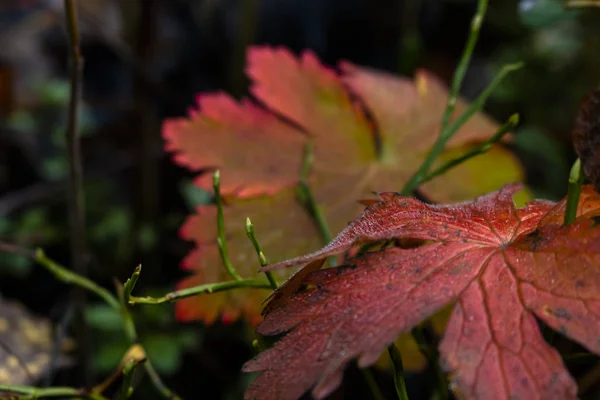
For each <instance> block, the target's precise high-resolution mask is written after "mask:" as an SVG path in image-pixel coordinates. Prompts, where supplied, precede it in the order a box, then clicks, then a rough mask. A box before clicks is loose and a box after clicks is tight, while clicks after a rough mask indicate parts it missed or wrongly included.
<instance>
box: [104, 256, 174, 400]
mask: <svg viewBox="0 0 600 400" xmlns="http://www.w3.org/2000/svg"><path fill="white" fill-rule="evenodd" d="M141 272H142V266H141V265H138V266H137V267H136V269H135V271H134V272H133V274H132V275H131V278H129V279H128V280H127V282H125V284H124V285H117V286H116V287H117V293H118V295H119V300H120V303H119V307H120V310H121V317H122V318H123V327H124V330H125V334H126V335H127V339H129V343H131V344H138V345H139V346H141V349H142V351H143V352H144V354H146V355H147V353H146V350H145V349H144V348H143V346H142V345H141V344H139V339H138V334H137V329H136V327H135V321H134V320H133V316H132V315H131V312H130V311H129V307H128V304H133V303H132V300H133V299H134V298H135V297H133V296H131V291H132V290H133V289H134V288H135V284H136V283H137V281H138V278H139V275H140V274H141ZM137 361H140V359H138V360H137ZM144 370H145V371H146V373H147V374H148V376H149V377H150V380H151V381H152V384H153V385H154V388H155V389H156V390H157V391H158V392H159V393H160V394H161V395H162V396H163V397H164V398H165V399H170V400H181V398H180V397H179V396H178V395H177V394H176V393H175V392H173V391H172V390H171V389H169V388H168V387H167V386H166V385H165V384H164V383H163V381H162V379H161V378H160V375H158V373H157V372H156V370H155V369H154V367H153V365H152V362H151V360H150V359H149V358H148V357H147V356H146V359H145V361H144Z"/></svg>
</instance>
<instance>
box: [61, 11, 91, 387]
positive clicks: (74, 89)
mask: <svg viewBox="0 0 600 400" xmlns="http://www.w3.org/2000/svg"><path fill="white" fill-rule="evenodd" d="M64 5H65V16H66V26H67V36H68V38H69V47H70V53H69V58H70V81H71V93H70V100H69V109H68V117H67V121H68V123H67V148H68V160H69V192H68V199H67V205H68V213H69V242H70V247H71V268H72V269H73V271H74V272H75V273H77V274H78V275H80V276H82V277H85V276H87V266H86V263H85V261H84V246H85V242H84V236H85V219H84V203H83V187H82V181H83V179H82V176H83V172H82V163H81V144H80V142H79V103H80V101H81V84H82V82H81V81H82V75H83V57H82V55H81V46H80V40H79V26H78V20H77V8H76V0H65V3H64ZM86 297H87V296H86V292H85V291H84V290H83V289H81V288H75V289H74V291H73V300H74V302H75V325H76V337H77V341H78V343H79V349H80V350H79V361H80V364H81V368H82V371H83V376H84V383H85V384H86V385H88V384H90V383H91V374H90V372H91V371H90V369H89V346H88V345H87V343H88V340H87V337H88V335H87V328H86V325H85V320H84V318H83V310H84V308H85V303H86Z"/></svg>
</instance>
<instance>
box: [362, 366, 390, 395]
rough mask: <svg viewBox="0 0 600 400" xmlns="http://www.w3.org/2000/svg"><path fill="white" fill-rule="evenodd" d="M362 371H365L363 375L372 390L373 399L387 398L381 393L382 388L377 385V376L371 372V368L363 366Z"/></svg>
mask: <svg viewBox="0 0 600 400" xmlns="http://www.w3.org/2000/svg"><path fill="white" fill-rule="evenodd" d="M361 371H362V373H363V376H364V377H365V381H366V382H367V386H369V390H370V391H371V394H372V395H373V399H374V400H385V397H383V394H382V393H381V389H379V385H377V382H376V381H375V377H374V376H373V373H372V372H371V370H370V369H369V368H362V369H361Z"/></svg>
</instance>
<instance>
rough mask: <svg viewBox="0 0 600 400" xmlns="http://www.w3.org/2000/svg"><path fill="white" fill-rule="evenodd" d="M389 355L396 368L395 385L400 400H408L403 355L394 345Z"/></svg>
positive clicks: (390, 348) (390, 346) (389, 347)
mask: <svg viewBox="0 0 600 400" xmlns="http://www.w3.org/2000/svg"><path fill="white" fill-rule="evenodd" d="M388 353H389V354H390V358H391V359H392V364H393V366H394V385H395V386H396V394H397V395H398V399H400V400H408V392H407V391H406V381H405V380H404V365H403V364H402V355H401V354H400V351H399V350H398V348H397V347H396V345H395V344H394V343H392V344H391V345H389V346H388Z"/></svg>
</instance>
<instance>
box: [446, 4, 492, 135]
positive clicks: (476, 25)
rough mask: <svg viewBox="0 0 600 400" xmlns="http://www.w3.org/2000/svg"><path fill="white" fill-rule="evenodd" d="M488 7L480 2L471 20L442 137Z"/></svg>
mask: <svg viewBox="0 0 600 400" xmlns="http://www.w3.org/2000/svg"><path fill="white" fill-rule="evenodd" d="M487 5H488V0H480V1H479V2H478V3H477V11H476V12H475V15H474V16H473V19H472V20H471V31H470V32H469V37H468V39H467V43H466V44H465V48H464V50H463V53H462V57H461V58H460V61H459V62H458V66H457V67H456V70H455V71H454V78H452V85H451V86H450V93H449V96H448V102H447V104H446V110H445V111H444V116H443V117H442V126H441V127H440V136H442V135H443V133H444V132H445V131H446V129H447V128H448V125H449V123H450V118H451V117H452V113H453V112H454V108H455V107H456V100H457V99H458V93H459V92H460V88H461V87H462V83H463V80H464V78H465V74H466V73H467V69H468V68H469V63H470V62H471V57H472V56H473V51H474V50H475V45H476V44H477V39H478V38H479V32H480V31H481V25H482V24H483V18H484V17H485V13H486V11H487Z"/></svg>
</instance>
